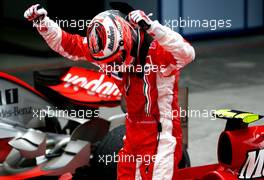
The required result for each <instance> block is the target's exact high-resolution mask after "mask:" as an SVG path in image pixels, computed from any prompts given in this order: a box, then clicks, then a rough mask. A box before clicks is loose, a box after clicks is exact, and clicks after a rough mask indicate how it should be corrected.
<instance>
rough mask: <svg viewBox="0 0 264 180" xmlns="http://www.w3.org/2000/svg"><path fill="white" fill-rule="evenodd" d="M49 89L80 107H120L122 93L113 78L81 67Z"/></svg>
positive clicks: (71, 71)
mask: <svg viewBox="0 0 264 180" xmlns="http://www.w3.org/2000/svg"><path fill="white" fill-rule="evenodd" d="M49 87H50V88H51V89H52V90H54V91H56V92H58V93H59V94H61V95H62V96H64V97H65V98H68V99H70V100H73V101H74V103H75V104H80V105H81V104H87V103H89V106H93V107H95V106H110V107H111V106H117V105H119V103H120V100H121V93H120V91H119V89H118V87H117V86H116V84H115V83H114V81H113V79H112V78H110V77H108V76H106V75H105V74H103V73H100V72H96V71H92V70H89V69H85V68H80V67H72V68H70V69H69V71H68V72H67V73H66V75H64V76H62V77H61V83H60V84H58V85H54V86H49ZM98 103H100V105H98Z"/></svg>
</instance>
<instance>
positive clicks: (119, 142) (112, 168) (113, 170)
mask: <svg viewBox="0 0 264 180" xmlns="http://www.w3.org/2000/svg"><path fill="white" fill-rule="evenodd" d="M124 135H125V126H124V125H121V126H118V127H116V128H114V129H113V130H112V131H110V132H109V133H108V134H107V135H106V136H105V137H104V138H103V140H102V141H101V142H100V143H99V144H98V146H97V147H96V149H95V152H94V154H93V158H92V159H91V166H92V169H94V171H93V172H94V173H95V174H96V177H97V179H108V180H116V178H117V162H116V161H114V160H113V161H112V162H109V163H108V164H107V165H106V163H105V162H102V161H100V158H101V157H105V156H107V155H108V156H109V157H111V158H114V155H117V154H118V152H119V150H120V149H121V148H122V147H123V137H124Z"/></svg>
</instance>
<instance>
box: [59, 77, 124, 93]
mask: <svg viewBox="0 0 264 180" xmlns="http://www.w3.org/2000/svg"><path fill="white" fill-rule="evenodd" d="M62 80H63V81H64V82H65V84H64V87H65V88H70V87H71V86H73V90H74V91H79V90H80V88H81V89H85V90H87V93H88V94H89V95H94V94H96V93H98V94H101V95H109V96H110V95H114V96H121V93H120V91H119V89H118V87H117V86H116V84H115V83H113V82H110V81H106V80H105V75H104V74H101V76H100V78H99V79H91V80H88V78H86V77H80V76H78V75H73V74H71V73H68V74H67V75H66V76H65V77H64V78H63V79H62Z"/></svg>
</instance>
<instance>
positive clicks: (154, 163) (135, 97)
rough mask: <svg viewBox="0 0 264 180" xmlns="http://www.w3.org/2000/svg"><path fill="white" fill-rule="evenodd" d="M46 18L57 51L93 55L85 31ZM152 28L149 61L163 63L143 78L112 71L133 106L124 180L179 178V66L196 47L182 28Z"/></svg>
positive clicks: (122, 160) (122, 158)
mask: <svg viewBox="0 0 264 180" xmlns="http://www.w3.org/2000/svg"><path fill="white" fill-rule="evenodd" d="M42 23H45V24H49V26H48V27H44V28H43V27H42V28H41V29H40V28H38V30H39V32H40V34H41V35H42V36H43V37H44V39H45V40H46V42H47V43H48V45H49V46H50V47H51V48H52V49H53V50H54V51H56V52H58V53H60V54H61V55H62V56H64V57H66V58H68V59H71V60H88V61H90V60H91V59H90V56H89V50H88V47H87V40H86V38H85V37H81V36H79V35H72V34H69V33H67V32H65V31H63V30H62V29H61V28H60V27H59V26H58V25H57V24H56V23H55V22H53V21H52V20H50V19H49V18H48V17H45V19H44V21H43V22H42ZM148 33H149V34H150V35H151V36H152V37H153V38H154V40H153V41H152V43H151V45H150V47H149V50H148V53H147V56H146V65H147V64H150V65H157V66H158V67H159V68H158V69H156V70H155V71H154V68H153V69H152V70H151V71H150V72H148V73H146V72H145V74H144V76H143V77H142V78H140V77H138V76H137V75H136V74H133V73H123V76H122V78H121V77H118V76H117V75H115V74H113V75H112V77H113V78H114V79H115V81H116V84H117V86H118V87H119V88H120V90H121V92H122V94H123V95H124V96H125V98H126V102H127V112H128V113H127V117H126V135H125V137H124V147H123V148H122V149H121V150H120V152H119V154H118V160H119V162H118V179H122V180H123V179H125V180H130V179H155V180H160V179H163V180H169V179H174V178H173V177H175V171H176V170H177V165H178V162H179V161H180V159H181V154H182V133H181V127H180V117H179V116H177V115H175V112H179V106H178V79H179V70H180V69H181V68H183V67H184V66H185V65H186V64H188V63H190V62H191V61H192V60H193V59H194V56H195V52H194V49H193V47H192V46H191V45H190V44H189V43H188V42H186V41H185V40H184V39H183V38H182V36H181V35H180V34H178V33H176V32H174V31H172V30H171V29H169V28H167V27H164V26H162V25H161V24H159V22H157V21H154V23H153V24H152V25H151V27H150V29H149V30H148ZM160 67H162V68H160ZM172 112H174V113H172ZM176 114H177V113H176ZM178 114H179V113H178ZM157 122H160V124H158V123H157ZM159 125H160V126H161V132H160V133H159V132H158V131H159V130H158V129H159V128H158V126H159ZM157 139H159V140H157Z"/></svg>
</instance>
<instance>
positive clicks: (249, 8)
mask: <svg viewBox="0 0 264 180" xmlns="http://www.w3.org/2000/svg"><path fill="white" fill-rule="evenodd" d="M159 3H160V7H159V8H160V13H161V14H160V17H161V18H160V20H161V21H162V22H163V24H166V21H167V23H168V21H169V20H173V19H174V20H179V19H180V17H181V18H182V19H195V20H204V19H207V20H212V19H216V20H220V19H224V20H227V19H230V20H231V24H232V26H231V27H230V28H217V29H216V30H210V29H209V28H202V27H200V28H199V27H186V28H180V27H174V28H173V29H174V30H175V31H178V32H180V33H182V34H183V35H184V36H193V37H195V36H199V37H201V36H207V35H212V34H218V35H221V34H225V33H227V32H249V33H251V32H252V33H253V31H251V30H253V29H254V30H256V29H261V28H262V29H263V28H264V17H263V16H264V12H263V11H264V10H263V9H264V0H231V1H230V0H221V1H219V0H159ZM171 23H172V22H171Z"/></svg>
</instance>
